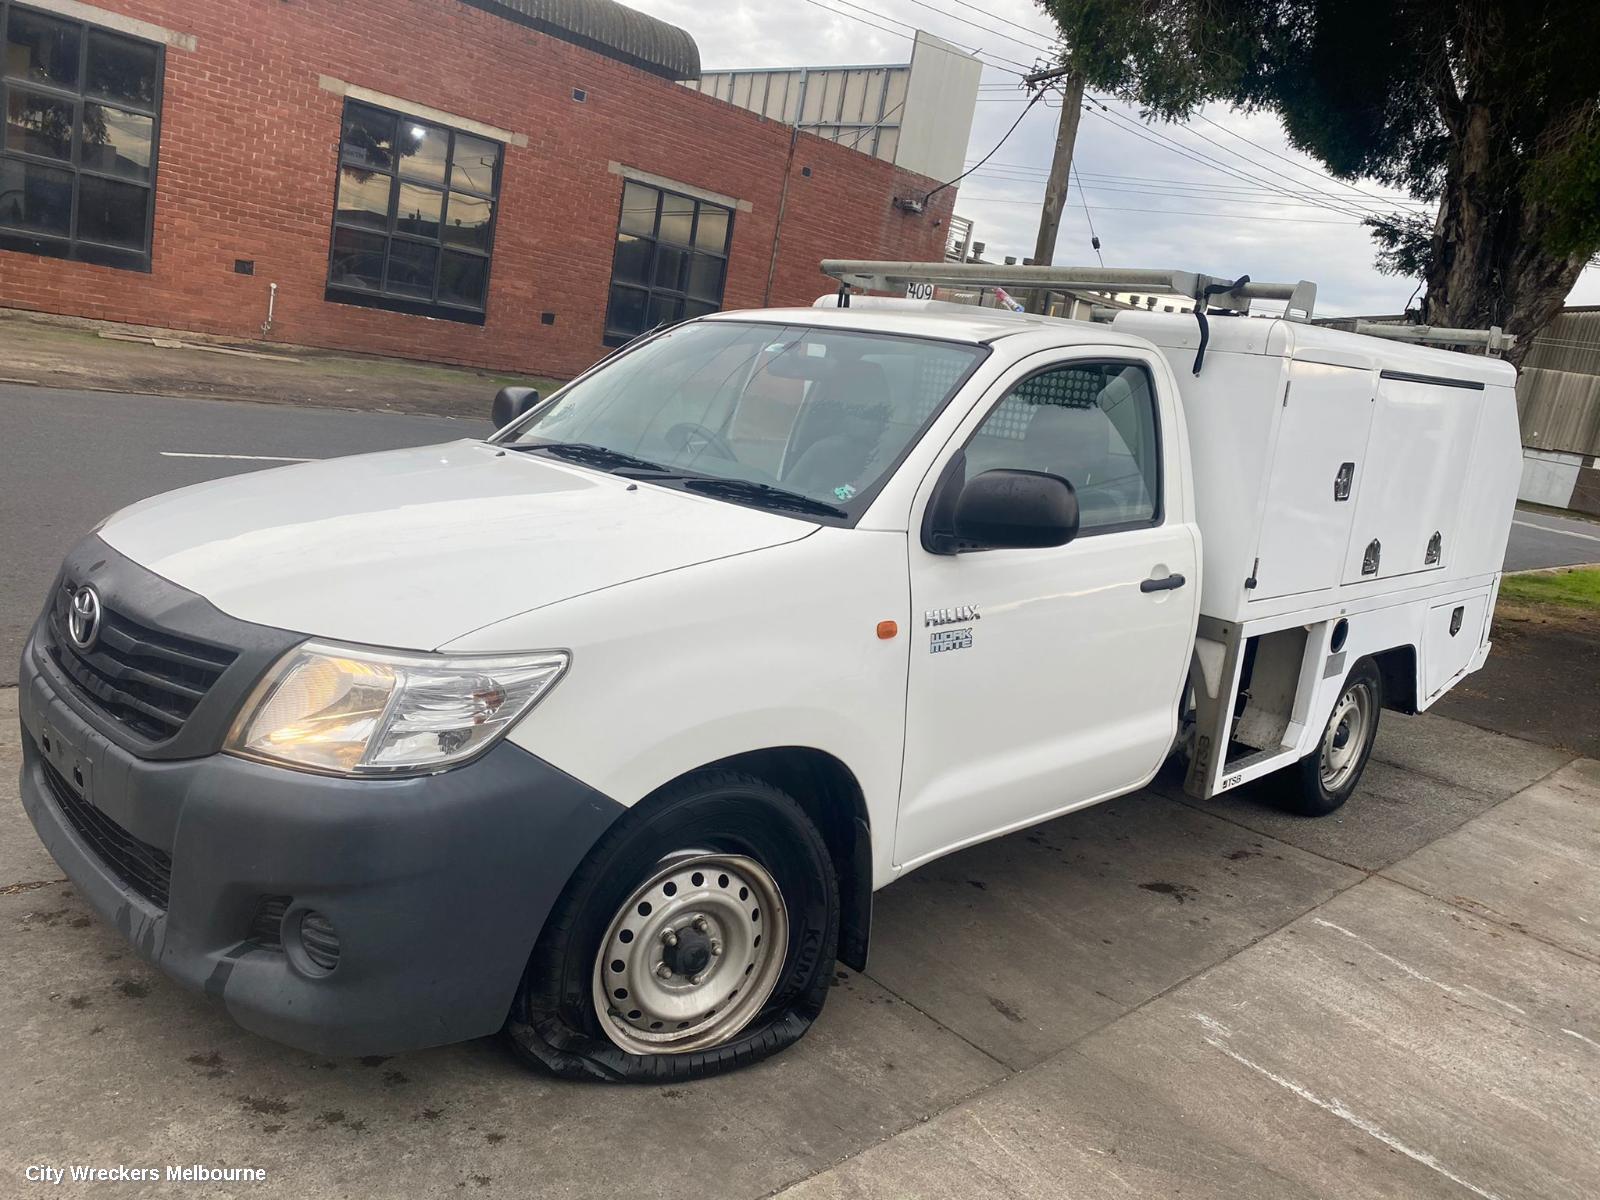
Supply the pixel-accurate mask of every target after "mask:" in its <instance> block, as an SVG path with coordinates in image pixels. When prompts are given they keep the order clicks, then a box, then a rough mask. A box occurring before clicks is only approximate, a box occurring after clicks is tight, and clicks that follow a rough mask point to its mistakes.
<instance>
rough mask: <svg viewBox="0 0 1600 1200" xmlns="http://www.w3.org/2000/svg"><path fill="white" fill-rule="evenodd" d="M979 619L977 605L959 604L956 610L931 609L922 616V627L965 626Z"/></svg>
mask: <svg viewBox="0 0 1600 1200" xmlns="http://www.w3.org/2000/svg"><path fill="white" fill-rule="evenodd" d="M978 619H979V613H978V606H977V605H976V604H958V605H956V606H955V607H954V608H930V609H929V610H928V611H927V612H925V613H923V614H922V627H923V628H924V629H930V628H932V627H934V626H936V625H965V624H966V623H967V622H969V621H976V620H978Z"/></svg>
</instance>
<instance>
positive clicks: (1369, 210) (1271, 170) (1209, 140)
mask: <svg viewBox="0 0 1600 1200" xmlns="http://www.w3.org/2000/svg"><path fill="white" fill-rule="evenodd" d="M1180 128H1182V129H1185V130H1187V131H1188V132H1189V133H1191V134H1193V135H1194V136H1195V137H1197V138H1199V139H1200V140H1201V141H1202V142H1205V143H1206V144H1208V145H1211V146H1215V147H1216V148H1217V149H1218V150H1221V151H1222V152H1223V153H1224V154H1231V155H1233V157H1235V158H1237V159H1240V160H1241V161H1243V162H1246V163H1249V164H1250V166H1252V167H1254V168H1255V169H1256V170H1258V171H1266V172H1267V173H1268V174H1269V175H1275V176H1277V177H1278V178H1279V179H1282V180H1283V181H1284V182H1285V183H1288V184H1290V185H1291V186H1293V187H1298V188H1304V187H1305V186H1306V184H1305V183H1303V182H1302V181H1301V180H1298V179H1291V178H1290V177H1289V176H1288V175H1285V174H1284V173H1283V172H1282V171H1280V170H1278V169H1277V168H1276V167H1270V166H1268V165H1267V164H1266V163H1263V162H1257V161H1256V160H1255V159H1253V158H1251V157H1249V156H1248V155H1245V154H1241V153H1240V152H1239V151H1237V150H1235V149H1233V148H1232V147H1231V146H1224V145H1223V144H1222V143H1221V142H1219V141H1217V139H1216V138H1213V137H1208V136H1206V135H1205V134H1203V133H1201V132H1200V131H1199V130H1198V129H1196V128H1194V127H1193V126H1192V125H1188V124H1180ZM1262 182H1263V183H1265V182H1267V181H1266V180H1263V181H1262ZM1273 186H1276V185H1273ZM1318 191H1319V193H1320V194H1322V195H1324V196H1326V197H1327V198H1328V199H1329V200H1330V201H1333V202H1335V203H1338V204H1343V205H1347V206H1349V207H1352V208H1356V209H1359V210H1361V211H1362V212H1365V213H1366V214H1367V215H1368V216H1377V215H1379V214H1378V213H1377V212H1376V211H1374V209H1373V207H1372V206H1371V205H1370V204H1366V203H1363V202H1362V201H1359V200H1346V199H1345V198H1344V197H1342V196H1335V195H1334V194H1333V193H1331V192H1325V191H1322V190H1321V189H1318Z"/></svg>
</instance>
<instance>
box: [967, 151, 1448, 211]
mask: <svg viewBox="0 0 1600 1200" xmlns="http://www.w3.org/2000/svg"><path fill="white" fill-rule="evenodd" d="M984 172H985V174H995V175H1000V174H1002V173H1004V174H1006V175H1009V176H1011V177H1015V178H1027V177H1028V176H1034V177H1040V178H1042V177H1043V176H1045V175H1047V174H1048V173H1049V172H1048V171H1047V170H1046V169H1045V168H1044V167H1030V166H1024V165H1022V164H1021V163H995V162H992V163H990V164H989V165H988V166H987V167H985V168H984ZM1083 175H1084V178H1086V179H1099V180H1110V181H1113V182H1117V183H1129V184H1134V183H1143V184H1153V185H1157V186H1161V187H1183V188H1205V189H1207V190H1211V191H1221V192H1256V193H1258V194H1265V193H1264V192H1263V189H1261V188H1259V187H1246V186H1242V185H1240V184H1231V183H1208V182H1206V181H1205V180H1201V179H1182V178H1169V177H1165V176H1154V175H1115V174H1107V173H1097V172H1094V171H1085V172H1084V173H1083ZM1295 194H1296V195H1301V196H1321V195H1324V194H1325V193H1323V192H1320V191H1317V190H1316V189H1314V188H1311V187H1310V186H1306V187H1304V188H1303V189H1301V190H1298V191H1296V192H1295ZM1392 203H1395V204H1413V205H1422V206H1424V207H1426V206H1427V204H1428V202H1427V201H1425V200H1412V199H1408V198H1404V197H1395V198H1394V199H1393V200H1392Z"/></svg>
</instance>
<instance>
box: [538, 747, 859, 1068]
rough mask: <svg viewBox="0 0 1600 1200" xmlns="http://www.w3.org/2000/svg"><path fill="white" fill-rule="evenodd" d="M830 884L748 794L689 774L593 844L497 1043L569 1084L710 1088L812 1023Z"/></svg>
mask: <svg viewBox="0 0 1600 1200" xmlns="http://www.w3.org/2000/svg"><path fill="white" fill-rule="evenodd" d="M838 938H839V885H838V880H837V878H836V875H835V872H834V868H833V862H832V859H831V858H830V857H829V854H828V848H827V846H826V844H825V843H824V842H823V839H822V835H821V834H820V833H818V832H817V828H816V826H815V825H814V824H812V822H811V820H810V818H809V817H807V816H806V814H805V812H804V811H803V810H802V809H801V807H800V806H799V805H798V804H797V803H795V801H794V800H793V799H792V798H791V797H790V796H788V795H787V794H785V793H784V792H782V791H780V790H779V789H777V788H775V787H773V786H771V785H770V784H768V783H765V782H763V781H762V780H759V779H756V778H754V777H753V776H749V775H744V774H741V773H738V772H734V771H725V770H712V771H703V772H699V773H697V774H695V775H692V776H689V777H688V778H686V779H684V780H682V781H680V782H679V783H676V784H673V785H671V786H669V787H668V788H667V789H666V790H665V791H663V792H662V793H660V794H658V795H656V796H653V797H651V798H650V799H649V800H646V801H644V802H643V803H642V804H640V805H639V806H638V808H636V809H635V810H634V811H633V812H631V813H629V814H628V815H627V816H626V817H624V818H623V819H622V820H621V821H619V822H618V823H617V825H616V826H615V827H614V828H612V829H611V830H610V831H608V832H607V833H606V835H605V836H604V837H602V838H601V840H600V842H599V843H598V844H597V845H596V846H595V848H594V849H593V850H592V851H591V852H590V854H589V856H588V858H586V859H585V860H584V862H583V864H582V865H581V866H580V867H579V868H578V870H577V871H576V872H574V873H573V876H572V879H571V880H570V881H569V882H568V884H567V886H566V888H565V889H564V890H563V892H562V894H561V898H560V899H559V900H558V901H557V903H556V906H555V908H554V909H553V910H552V911H551V914H550V917H549V919H548V920H547V921H546V923H545V927H544V929H543V931H542V932H541V933H540V936H539V940H538V943H537V944H536V945H535V947H534V950H533V954H532V956H531V958H530V960H529V963H528V969H527V971H526V973H525V974H524V976H523V982H522V986H521V988H520V990H519V991H518V994H517V998H516V1002H515V1003H514V1004H513V1006H512V1011H511V1017H510V1019H509V1020H508V1021H507V1023H506V1033H507V1035H508V1036H509V1038H510V1041H511V1044H512V1046H513V1048H514V1049H515V1051H516V1053H517V1054H518V1056H519V1057H521V1058H522V1059H523V1060H524V1061H525V1062H528V1063H530V1064H532V1065H535V1066H538V1067H542V1068H544V1069H547V1070H549V1071H552V1072H554V1073H555V1074H557V1075H562V1076H566V1077H569V1078H590V1079H604V1080H612V1081H625V1082H636V1083H660V1082H666V1081H674V1080H686V1079H697V1078H702V1077H705V1076H708V1075H716V1074H719V1073H721V1072H723V1071H727V1070H730V1069H732V1068H734V1067H739V1066H744V1065H745V1064H747V1063H753V1062H757V1061H759V1060H760V1059H763V1058H766V1057H767V1056H768V1055H770V1054H774V1053H776V1052H777V1051H779V1050H782V1049H784V1048H785V1047H786V1046H789V1045H791V1044H792V1043H794V1042H795V1041H797V1040H799V1038H800V1037H801V1036H802V1035H803V1034H804V1033H805V1032H806V1030H807V1029H809V1028H810V1027H811V1023H812V1022H813V1021H815V1020H816V1018H817V1016H818V1014H819V1013H821V1011H822V1005H823V1001H824V1000H826V998H827V994H828V986H829V982H830V979H831V976H832V970H833V960H834V954H835V952H836V950H837V947H838Z"/></svg>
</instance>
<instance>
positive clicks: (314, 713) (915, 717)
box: [19, 280, 1520, 1080]
mask: <svg viewBox="0 0 1600 1200" xmlns="http://www.w3.org/2000/svg"><path fill="white" fill-rule="evenodd" d="M1014 282H1015V281H1014V280H1013V283H1014ZM1217 290H1219V289H1213V292H1215V291H1217ZM1233 303H1234V304H1235V305H1236V306H1237V305H1239V304H1240V301H1239V299H1238V298H1237V297H1234V298H1233ZM1201 351H1203V363H1202V361H1201V355H1200V352H1201ZM1513 384H1514V373H1513V371H1512V369H1511V368H1510V367H1509V366H1507V365H1505V364H1503V363H1501V362H1499V361H1496V360H1494V359H1492V358H1486V357H1480V356H1471V355H1467V354H1461V353H1452V352H1449V351H1444V350H1437V349H1430V348H1426V347H1419V346H1413V345H1403V344H1397V343H1395V342H1392V341H1387V340H1380V339H1378V338H1373V337H1364V336H1360V335H1356V334H1349V333H1340V332H1337V331H1333V330H1329V329H1325V328H1321V327H1317V326H1313V325H1310V324H1307V323H1304V322H1296V321H1288V320H1281V319H1270V320H1263V319H1254V318H1249V317H1245V316H1214V317H1212V318H1211V319H1210V321H1209V325H1208V326H1206V323H1205V322H1202V321H1197V320H1196V318H1195V317H1193V316H1186V315H1182V314H1170V315H1169V314H1155V313H1140V312H1134V313H1124V314H1122V315H1120V316H1119V317H1118V318H1117V319H1116V320H1115V321H1114V322H1113V323H1111V324H1091V323H1080V322H1070V321H1058V320H1051V319H1048V318H1040V317H1026V316H1020V315H1014V314H1011V313H1008V312H997V311H994V310H991V309H986V308H978V307H970V306H956V305H947V304H942V303H937V302H934V303H926V302H915V301H887V300H880V301H876V302H874V301H871V300H868V299H861V300H857V301H856V302H855V303H854V304H853V305H851V306H848V307H839V306H836V305H834V303H833V301H832V299H831V298H830V299H829V301H828V306H822V305H821V304H820V302H819V306H816V307H811V308H801V309H781V310H766V311H756V312H743V313H725V314H716V315H714V316H711V317H707V318H702V319H700V320H696V321H692V322H689V323H686V324H682V325H678V326H676V327H674V328H671V329H668V330H665V331H663V332H660V333H657V334H655V335H653V336H651V337H648V338H646V339H644V340H642V341H640V342H637V343H635V344H633V345H631V346H629V347H628V348H626V349H625V350H623V351H622V352H620V353H618V354H616V355H614V356H613V357H611V358H610V359H608V360H606V361H604V362H602V363H601V364H600V365H598V366H597V367H595V368H593V369H592V370H591V371H589V372H588V373H587V374H585V375H583V376H581V377H580V378H578V379H577V380H575V381H573V382H572V383H571V384H568V385H567V386H565V387H563V388H562V389H561V390H559V391H557V392H555V393H554V394H552V395H550V396H548V397H546V398H543V399H539V398H537V397H536V396H533V395H531V394H529V395H526V396H521V395H517V394H503V397H502V401H501V402H502V403H504V404H507V405H510V406H511V407H512V409H513V410H521V409H526V411H520V412H517V411H513V412H511V413H510V414H505V413H504V412H502V415H509V416H510V417H511V418H512V419H509V421H508V423H506V424H505V425H504V427H503V428H501V429H499V431H498V432H497V433H496V434H495V435H494V436H493V437H491V438H489V439H488V440H472V439H468V440H462V441H457V442H452V443H449V444H446V445H441V446H432V447H426V448H422V449H413V450H401V451H394V452H388V453H381V454H372V455H365V456H360V457H354V458H345V459H338V460H333V461H325V462H317V463H309V464H304V465H297V466H290V467H284V468H280V469H275V470H269V471H262V472H260V473H255V474H247V475H242V476H238V477H234V478H230V479H225V480H219V481H216V482H212V483H205V484H200V485H197V486H195V487H189V488H185V489H182V490H180V491H177V492H172V493H169V494H167V495H163V496H157V497H155V498H153V499H150V500H146V501H144V502H142V503H139V504H135V505H133V506H132V507H130V508H127V509H124V510H123V511H121V512H119V513H117V514H115V515H113V516H112V517H110V518H109V519H108V520H107V521H105V522H104V523H103V524H102V525H101V526H100V527H99V528H98V529H97V530H96V531H94V532H93V533H92V534H91V535H90V536H89V537H88V538H87V539H86V540H85V541H83V542H82V543H81V544H80V545H79V546H78V547H77V548H76V549H75V550H73V552H72V553H71V554H70V555H69V556H68V557H67V559H66V561H65V563H64V564H63V567H62V570H61V574H60V577H59V578H58V580H57V582H56V584H55V586H54V587H53V589H52V592H51V595H50V597H49V598H48V600H47V603H46V605H45V608H44V611H43V613H42V614H41V616H40V619H39V621H38V623H37V625H36V626H35V628H34V630H33V632H32V634H31V636H30V638H29V640H28V644H27V645H26V647H25V649H24V653H23V663H22V676H21V687H20V690H19V694H20V710H21V723H22V728H23V733H24V737H23V744H24V759H23V766H22V796H23V801H24V804H25V806H26V808H27V810H28V812H29V814H30V816H31V818H32V820H33V822H34V824H35V826H36V828H37V829H38V831H39V835H40V837H41V838H42V839H43V841H44V842H45V844H46V845H47V846H48V847H49V849H50V850H51V852H52V853H53V854H54V855H55V857H56V859H57V861H58V862H59V863H60V864H61V866H62V868H63V869H64V870H65V871H66V873H67V874H68V875H69V876H70V877H71V878H72V879H73V880H74V881H75V883H76V884H77V885H78V887H79V888H80V890H81V892H82V894H83V895H84V896H85V897H86V898H87V899H88V900H89V901H90V902H91V903H92V904H93V905H94V906H95V907H96V908H97V909H98V910H99V911H100V912H101V913H102V914H103V915H104V917H105V918H106V919H107V920H109V921H111V922H113V923H114V924H115V925H116V926H117V928H118V929H120V930H121V931H122V933H123V934H124V935H125V936H126V937H127V938H128V939H129V941H130V942H131V943H132V944H133V945H134V946H135V947H136V948H137V949H138V951H139V952H140V953H141V954H142V955H143V956H144V957H146V958H147V959H148V960H149V961H150V962H152V963H154V964H155V965H156V966H158V967H160V968H161V969H162V970H163V971H165V972H167V973H168V974H170V975H172V976H173V977H175V978H177V979H179V980H181V981H183V982H185V983H188V984H190V985H191V986H193V987H196V988H199V989H203V990H204V991H206V992H207V993H209V994H210V995H212V996H213V997H214V998H216V999H217V1000H218V1001H219V1002H220V1003H221V1004H222V1005H223V1006H225V1008H226V1010H227V1011H228V1013H229V1014H230V1015H231V1016H232V1017H233V1018H234V1019H235V1020H236V1021H238V1023H239V1024H241V1025H242V1026H244V1027H245V1028H247V1029H250V1030H253V1031H257V1032H259V1033H261V1034H264V1035H266V1036H269V1037H272V1038H276V1039H278V1040H280V1041H283V1042H286V1043H289V1044H292V1045H295V1046H300V1047H304V1048H307V1049H311V1050H314V1051H317V1052H320V1053H328V1054H375V1053H391V1052H395V1051H400V1050H404V1049H410V1048H415V1047H421V1046H426V1045H434V1044H440V1043H444V1042H450V1041H455V1040H460V1039H465V1038H471V1037H477V1036H481V1035H484V1034H488V1033H492V1032H495V1031H497V1030H500V1029H502V1028H504V1029H505V1030H506V1031H507V1033H508V1034H509V1040H510V1042H511V1044H512V1045H513V1046H514V1047H515V1048H516V1050H517V1051H518V1053H520V1054H521V1055H522V1056H523V1057H525V1058H526V1059H527V1060H529V1061H531V1062H534V1063H538V1064H542V1065H543V1066H545V1067H547V1068H549V1069H551V1070H554V1071H556V1072H559V1073H562V1074H567V1075H574V1076H591V1077H599V1078H605V1079H618V1080H651V1079H664V1078H685V1077H689V1076H694V1075H700V1074H710V1073H713V1072H716V1071H719V1070H724V1069H727V1068H729V1067H733V1066H736V1065H740V1064H743V1063H746V1062H750V1061H754V1060H756V1059H758V1058H761V1057H763V1056H765V1055H767V1054H770V1053H772V1052H774V1051H776V1050H778V1049H781V1048H783V1047H784V1046H786V1045H788V1044H790V1043H791V1042H793V1041H795V1040H796V1039H797V1038H799V1037H800V1036H801V1035H802V1034H803V1033H804V1032H805V1031H806V1029H807V1028H808V1027H809V1026H810V1024H811V1023H812V1022H813V1021H814V1020H815V1019H816V1018H817V1017H818V1015H819V1013H820V1011H821V1009H822V1005H823V1000H824V998H825V997H826V995H827V991H828V981H829V979H830V977H831V976H832V973H833V962H834V960H835V958H839V959H842V960H843V961H844V962H845V963H847V964H851V965H854V966H855V967H857V968H862V967H864V966H865V962H866V955H867V943H868V933H869V924H870V915H871V909H872V893H873V891H874V890H875V889H877V888H880V887H883V886H884V885H886V884H888V883H890V882H892V881H893V880H894V879H896V878H897V877H899V876H900V875H902V874H904V873H905V872H907V871H910V870H912V869H914V868H916V867H917V866H919V865H920V864H923V863H926V862H928V861H929V860H931V859H933V858H936V857H938V856H940V855H943V854H948V853H950V852H951V851H954V850H958V849H960V848H961V847H963V846H967V845H970V844H972V843H974V842H978V841H981V840H983V839H986V838H992V837H995V836H997V835H1000V834H1004V833H1007V832H1009V831H1011V830H1016V829H1020V828H1023V827H1025V826H1028V825H1031V824H1034V823H1037V822H1039V821H1043V820H1047V819H1049V818H1052V817H1057V816H1060V815H1061V814H1063V813H1067V812H1070V811H1071V810H1073V809H1076V808H1081V807H1083V806H1085V805H1089V804H1093V803H1095V802H1097V801H1100V800H1105V799H1108V798H1110V797H1113V796H1116V795H1119V794H1122V793H1125V792H1128V791H1131V790H1133V789H1136V788H1138V787H1140V786H1142V785H1144V784H1146V783H1147V782H1149V781H1150V780H1151V778H1152V777H1153V776H1154V775H1155V774H1156V772H1157V770H1158V769H1159V768H1160V767H1161V766H1162V764H1163V762H1164V761H1166V760H1167V759H1168V758H1169V757H1170V756H1171V755H1172V754H1173V753H1174V751H1179V752H1181V753H1182V754H1183V755H1184V756H1185V757H1186V760H1187V764H1188V765H1187V772H1188V773H1187V778H1186V784H1185V786H1186V787H1187V789H1188V790H1189V791H1190V792H1192V793H1194V794H1195V795H1198V796H1209V795H1212V794H1215V793H1217V792H1220V791H1222V790H1225V789H1227V788H1231V787H1235V786H1237V785H1239V784H1241V783H1244V782H1247V781H1249V780H1252V779H1255V778H1257V777H1259V776H1263V775H1268V774H1271V775H1272V776H1273V778H1272V779H1271V780H1270V781H1268V782H1266V783H1265V784H1264V785H1263V787H1264V788H1271V789H1274V790H1275V793H1276V794H1277V795H1278V796H1279V797H1280V798H1281V800H1282V802H1283V803H1285V804H1286V805H1287V806H1289V807H1290V808H1291V809H1293V810H1295V811H1298V812H1301V813H1305V814H1308V815H1317V814H1322V813H1326V812H1329V811H1332V810H1333V809H1334V808H1336V807H1338V806H1339V805H1340V804H1341V803H1343V802H1344V800H1345V799H1346V797H1348V796H1349V795H1350V793H1351V791H1352V790H1353V789H1354V788H1355V787H1356V786H1357V783H1358V781H1359V780H1360V777H1361V773H1362V770H1363V767H1364V766H1365V764H1366V762H1367V758H1368V755H1369V753H1370V751H1371V748H1372V742H1373V738H1374V736H1375V734H1376V731H1377V725H1378V719H1379V714H1380V712H1381V711H1382V710H1383V709H1385V708H1389V709H1398V710H1401V711H1405V712H1416V711H1419V710H1421V709H1424V708H1426V707H1427V706H1428V705H1430V704H1431V703H1432V702H1433V701H1435V700H1436V699H1437V698H1438V697H1439V696H1440V695H1442V694H1443V692H1444V691H1445V690H1446V689H1447V688H1449V687H1450V686H1451V685H1452V684H1453V683H1455V682H1456V681H1458V680H1459V679H1460V678H1462V677H1463V676H1464V675H1465V674H1466V673H1468V672H1470V671H1473V670H1475V669H1477V668H1478V667H1479V666H1480V665H1481V664H1482V662H1483V659H1484V656H1485V654H1486V653H1487V651H1488V646H1489V643H1488V632H1489V623H1490V616H1491V613H1492V610H1493V605H1494V598H1495V593H1496V589H1497V586H1498V581H1499V571H1500V563H1501V558H1502V555H1503V552H1504V547H1505V543H1506V538H1507V534H1508V531H1509V523H1510V517H1511V512H1512V509H1513V505H1514V501H1515V495H1516V490H1517V480H1518V475H1519V467H1520V451H1519V439H1518V436H1517V425H1516V410H1515V404H1514V400H1513ZM530 405H531V407H529V406H530Z"/></svg>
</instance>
